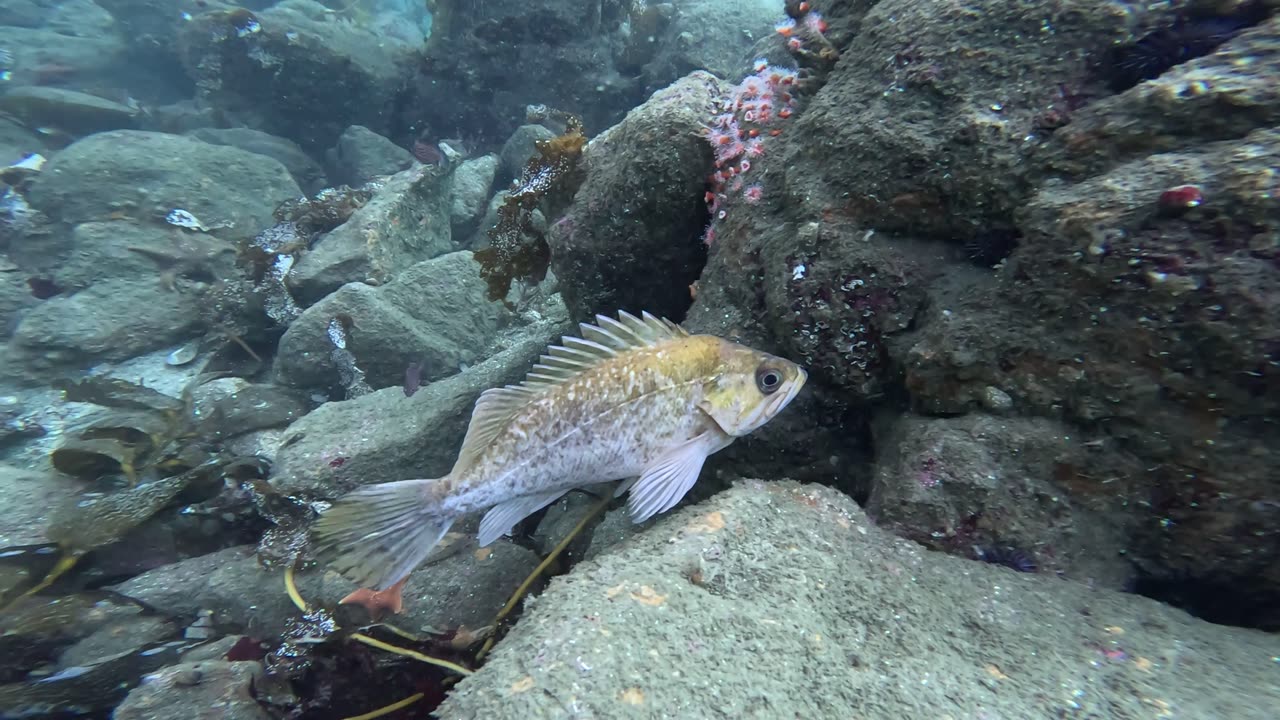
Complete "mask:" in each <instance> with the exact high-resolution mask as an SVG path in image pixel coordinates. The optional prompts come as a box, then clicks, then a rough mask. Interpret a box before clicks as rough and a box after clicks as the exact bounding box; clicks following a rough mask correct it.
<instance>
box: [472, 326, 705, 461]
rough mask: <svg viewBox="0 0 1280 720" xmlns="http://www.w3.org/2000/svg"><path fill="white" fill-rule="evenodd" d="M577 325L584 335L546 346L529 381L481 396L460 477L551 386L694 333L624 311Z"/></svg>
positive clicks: (526, 379)
mask: <svg viewBox="0 0 1280 720" xmlns="http://www.w3.org/2000/svg"><path fill="white" fill-rule="evenodd" d="M578 327H579V329H580V330H581V337H571V336H568V335H566V336H565V337H563V338H561V339H560V342H561V344H560V345H552V346H551V347H549V348H547V352H546V354H545V355H542V356H541V357H540V358H539V359H538V363H537V364H536V365H534V366H533V369H532V370H530V371H529V374H528V375H526V376H525V379H524V382H522V383H520V384H519V385H507V386H506V387H500V388H490V389H489V390H485V391H484V392H482V393H480V397H479V398H478V399H477V400H476V406H475V409H474V410H472V411H471V423H470V424H469V425H467V436H466V438H465V439H464V440H463V441H462V450H460V451H459V452H458V461H457V462H456V463H454V466H453V473H452V474H454V475H457V474H459V473H461V472H463V471H465V470H467V469H468V468H470V467H472V466H473V465H475V463H476V462H477V461H478V460H479V459H480V456H481V455H483V454H484V451H485V450H486V449H487V448H488V447H489V445H491V444H492V443H493V440H494V438H496V437H497V436H498V433H500V432H502V430H503V428H505V427H507V425H509V424H510V423H511V420H512V418H514V417H515V416H516V415H517V414H519V413H520V411H521V410H523V409H524V407H525V406H526V405H528V404H529V403H530V402H532V401H534V400H536V399H537V398H538V397H539V396H541V395H542V394H543V393H544V392H546V391H547V390H549V389H550V388H553V387H555V386H556V385H559V384H560V383H562V382H565V381H566V380H569V379H571V378H574V377H576V376H577V375H579V374H580V373H582V372H585V371H587V370H589V369H591V368H592V367H595V366H596V365H597V364H598V363H601V362H603V361H605V360H608V359H609V358H612V357H615V356H617V355H618V354H619V353H623V352H626V351H628V350H634V349H636V348H642V347H651V346H653V345H656V344H658V343H660V342H662V341H664V340H672V339H676V338H682V337H688V335H689V333H688V332H686V331H685V329H684V328H682V327H680V326H679V325H677V324H675V323H673V322H671V321H670V320H666V319H663V318H659V317H656V316H654V315H650V314H649V313H643V314H642V315H641V317H636V316H635V315H632V314H630V313H627V312H619V313H618V319H617V320H614V319H613V318H610V317H605V316H603V315H597V316H596V324H595V325H588V324H587V323H581V324H580V325H579V326H578Z"/></svg>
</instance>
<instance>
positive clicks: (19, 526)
mask: <svg viewBox="0 0 1280 720" xmlns="http://www.w3.org/2000/svg"><path fill="white" fill-rule="evenodd" d="M81 490H82V486H81V483H79V482H76V481H75V480H72V479H71V478H68V477H66V476H64V475H58V474H56V473H44V472H37V471H34V470H30V469H26V468H19V467H14V466H11V465H0V500H2V501H3V506H2V507H0V547H12V546H14V545H41V544H44V543H47V542H49V538H48V537H46V536H45V532H44V531H45V528H46V527H48V525H49V509H50V508H52V507H54V506H55V505H56V504H57V503H60V502H63V501H64V500H65V499H66V498H68V497H73V496H74V495H76V494H77V493H79V492H80V491H81Z"/></svg>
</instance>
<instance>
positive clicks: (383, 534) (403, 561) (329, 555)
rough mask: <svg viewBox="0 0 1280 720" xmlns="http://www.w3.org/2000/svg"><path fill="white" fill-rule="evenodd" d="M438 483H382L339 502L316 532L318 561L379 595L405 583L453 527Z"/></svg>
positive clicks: (451, 518) (314, 530)
mask: <svg viewBox="0 0 1280 720" xmlns="http://www.w3.org/2000/svg"><path fill="white" fill-rule="evenodd" d="M434 482H436V481H435V480H400V481H397V482H389V483H380V484H377V485H369V486H367V487H363V488H360V489H359V490H356V491H355V492H352V493H351V494H349V495H346V496H345V497H342V498H340V499H339V500H338V501H337V502H336V503H334V505H333V507H331V508H329V509H328V510H327V511H325V512H324V513H323V514H322V515H321V516H320V520H319V521H318V522H316V524H315V527H313V528H312V530H311V533H312V537H314V538H315V548H316V559H318V560H319V561H320V562H321V563H323V564H326V565H328V566H330V567H331V568H333V569H334V570H336V571H337V572H339V573H341V574H342V575H343V576H344V577H346V578H347V579H349V580H352V581H354V582H356V583H358V584H359V585H360V586H361V587H366V588H372V589H374V590H385V589H387V588H389V587H391V586H392V585H394V584H395V583H396V582H398V581H400V580H402V579H404V577H405V576H407V575H408V574H409V573H411V572H413V569H414V568H416V567H417V566H418V564H419V563H421V562H422V561H423V560H424V559H426V557H427V555H428V554H429V553H430V552H431V548H433V547H435V545H436V543H438V542H440V538H442V537H444V534H445V533H446V532H448V531H449V526H450V525H452V524H453V517H452V516H449V515H444V514H442V513H440V512H439V508H438V507H437V506H436V503H435V502H434V501H433V499H432V497H431V493H430V485H431V484H432V483H434Z"/></svg>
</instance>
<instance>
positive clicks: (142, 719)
mask: <svg viewBox="0 0 1280 720" xmlns="http://www.w3.org/2000/svg"><path fill="white" fill-rule="evenodd" d="M262 682H263V672H262V665H261V664H260V663H257V662H251V661H245V662H224V661H218V660H203V661H198V662H189V663H180V664H178V665H170V666H169V667H166V668H163V669H161V670H159V671H157V672H154V673H152V674H150V675H148V676H146V677H145V678H144V679H143V682H142V684H141V685H139V686H138V687H136V688H134V689H133V690H131V691H130V692H129V695H128V697H126V698H125V700H124V702H122V703H120V706H119V707H117V708H116V710H115V712H114V713H113V715H112V717H114V718H116V720H170V719H171V720H205V719H208V720H214V719H215V718H227V719H228V720H269V719H270V718H271V714H270V713H268V712H267V711H266V710H265V709H263V707H262V706H261V705H259V704H258V702H257V701H256V700H254V699H253V690H254V685H255V684H259V683H262Z"/></svg>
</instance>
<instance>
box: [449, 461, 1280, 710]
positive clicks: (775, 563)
mask: <svg viewBox="0 0 1280 720" xmlns="http://www.w3.org/2000/svg"><path fill="white" fill-rule="evenodd" d="M1277 654H1280V638H1277V637H1276V636H1274V635H1269V634H1266V633H1262V632H1258V631H1255V630H1242V629H1239V628H1229V627H1222V626H1218V625H1212V624H1209V623H1206V622H1204V621H1201V620H1197V619H1195V618H1192V617H1190V616H1188V615H1187V614H1186V613H1184V612H1182V611H1179V610H1174V609H1172V608H1169V607H1167V606H1164V605H1161V604H1159V603H1157V602H1154V601H1152V600H1149V599H1146V598H1142V597H1138V596H1134V595H1125V594H1121V593H1117V592H1111V591H1101V590H1094V589H1090V588H1088V587H1086V586H1085V585H1077V584H1075V583H1070V582H1063V581H1062V580H1059V579H1057V578H1054V577H1042V576H1031V575H1022V574H1018V573H1015V572H1012V571H1010V570H1007V569H1004V568H998V567H994V566H990V565H985V564H981V563H975V562H970V561H966V560H962V559H959V558H954V557H950V556H947V555H943V554H940V553H932V552H928V551H926V550H924V549H923V548H921V547H920V546H918V545H916V544H914V543H911V542H908V541H906V540H902V539H898V538H895V537H893V536H892V535H890V534H889V533H886V532H884V531H883V530H881V529H879V528H877V527H875V526H874V525H873V524H872V523H871V522H870V521H868V519H867V517H866V515H865V514H863V512H862V511H861V510H860V509H859V508H858V506H857V505H856V504H854V503H853V501H851V500H850V499H849V498H847V497H845V496H843V495H841V494H839V493H837V492H835V491H833V490H831V489H829V488H823V487H821V486H814V485H808V486H801V485H797V484H795V483H792V482H760V481H743V482H742V483H741V484H739V485H737V486H736V487H734V488H733V489H732V490H729V491H727V492H724V493H722V494H720V495H717V496H715V497H714V498H712V499H711V500H709V501H707V502H705V503H702V504H700V505H695V506H690V507H687V508H685V509H684V510H681V511H679V512H676V513H674V514H672V515H670V516H668V517H666V518H664V519H661V520H659V521H658V522H657V523H655V524H654V526H653V527H651V528H649V529H648V530H646V531H645V532H642V533H639V534H637V535H633V536H632V537H631V538H630V539H629V540H626V541H624V542H623V543H622V544H621V545H618V546H615V547H614V548H612V549H611V550H609V551H607V552H605V553H604V554H602V555H600V556H597V557H596V558H595V559H594V560H591V561H587V562H585V563H583V564H581V565H579V566H577V567H576V568H574V570H573V571H572V572H570V573H569V574H568V575H567V576H564V577H561V578H558V579H556V580H553V581H552V582H551V585H550V586H549V587H548V589H547V590H546V591H545V592H544V593H543V594H542V595H541V596H539V597H537V598H536V599H535V600H532V601H530V602H528V604H527V608H526V611H525V614H524V617H523V619H522V620H521V621H520V623H519V624H518V625H516V627H515V629H514V630H512V632H511V634H510V635H508V636H507V637H506V638H505V639H504V640H503V641H502V642H501V643H499V644H498V646H497V647H496V648H495V650H494V651H493V653H492V654H491V655H490V656H489V658H488V659H487V661H486V663H485V665H484V666H483V667H482V668H481V669H480V670H479V671H477V672H476V673H475V674H474V675H471V676H469V677H467V678H464V679H463V680H462V681H461V682H460V683H458V685H457V687H456V689H455V690H454V691H453V692H452V693H451V694H450V695H449V697H448V698H447V699H446V700H445V702H444V704H442V705H441V706H440V708H439V710H438V711H437V714H438V715H439V717H442V718H450V719H451V720H463V719H467V718H486V719H489V720H507V719H511V720H515V719H517V718H529V717H572V716H588V715H589V716H593V717H613V718H648V717H715V716H729V717H753V718H754V717H759V718H768V717H781V716H786V717H806V718H808V717H813V718H819V717H858V718H866V719H867V720H899V719H900V718H904V717H918V716H925V715H937V714H939V713H942V714H944V715H945V714H952V715H957V716H958V715H961V714H965V715H972V714H975V713H979V714H985V715H988V716H999V717H1010V718H1041V717H1059V716H1064V715H1066V716H1070V715H1081V716H1097V717H1126V716H1134V717H1138V716H1146V715H1150V714H1151V713H1153V712H1156V713H1160V712H1169V713H1172V712H1176V713H1177V714H1178V715H1179V716H1185V717H1194V718H1218V717H1230V718H1240V719H1241V720H1268V719H1269V718H1271V717H1272V716H1273V715H1274V712H1273V710H1271V709H1270V708H1274V707H1276V706H1277V704H1280V686H1277V684H1276V683H1275V682H1273V679H1274V673H1275V672H1276V670H1275V662H1274V660H1273V658H1275V657H1276V656H1277ZM1153 708H1154V709H1155V710H1153Z"/></svg>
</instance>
